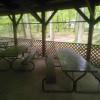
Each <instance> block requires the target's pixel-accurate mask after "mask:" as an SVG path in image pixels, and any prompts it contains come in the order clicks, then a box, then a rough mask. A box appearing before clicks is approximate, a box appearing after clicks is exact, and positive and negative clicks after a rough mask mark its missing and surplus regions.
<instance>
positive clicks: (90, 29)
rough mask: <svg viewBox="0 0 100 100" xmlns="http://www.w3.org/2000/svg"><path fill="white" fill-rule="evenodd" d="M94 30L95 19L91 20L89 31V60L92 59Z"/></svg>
mask: <svg viewBox="0 0 100 100" xmlns="http://www.w3.org/2000/svg"><path fill="white" fill-rule="evenodd" d="M90 19H91V18H90ZM93 30H94V21H93V20H90V23H89V33H88V45H87V61H90V57H91V45H92V37H93Z"/></svg>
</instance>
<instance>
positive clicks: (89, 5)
mask: <svg viewBox="0 0 100 100" xmlns="http://www.w3.org/2000/svg"><path fill="white" fill-rule="evenodd" d="M85 2H86V4H87V6H88V9H89V12H90V15H91V17H92V18H93V20H95V18H94V12H93V8H92V5H95V4H94V3H93V0H85ZM91 2H92V3H91Z"/></svg>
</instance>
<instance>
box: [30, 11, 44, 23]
mask: <svg viewBox="0 0 100 100" xmlns="http://www.w3.org/2000/svg"><path fill="white" fill-rule="evenodd" d="M31 15H33V16H34V17H35V18H36V19H37V20H38V21H39V22H40V23H42V19H41V18H40V16H39V15H38V14H37V13H36V12H35V11H32V12H31Z"/></svg>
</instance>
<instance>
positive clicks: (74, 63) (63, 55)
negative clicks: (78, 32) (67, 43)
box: [57, 48, 97, 92]
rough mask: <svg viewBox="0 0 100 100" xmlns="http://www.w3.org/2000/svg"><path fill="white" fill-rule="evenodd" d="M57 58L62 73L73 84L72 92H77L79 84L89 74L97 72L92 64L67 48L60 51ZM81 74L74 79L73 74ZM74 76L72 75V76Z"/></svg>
mask: <svg viewBox="0 0 100 100" xmlns="http://www.w3.org/2000/svg"><path fill="white" fill-rule="evenodd" d="M57 56H58V59H59V63H60V66H61V69H62V71H63V72H64V73H65V75H66V76H67V77H69V78H70V79H71V80H72V82H73V88H72V90H71V91H72V92H73V91H74V92H77V83H78V81H79V80H80V79H82V78H83V77H84V76H85V75H86V74H87V73H96V72H97V70H96V68H95V67H94V66H92V64H90V63H89V62H87V61H86V60H85V59H84V58H83V57H82V56H81V55H79V54H77V53H75V52H74V50H72V49H69V48H65V49H58V50H57ZM79 72H80V73H81V74H80V75H79V76H78V77H77V78H74V76H73V73H79ZM71 74H72V75H71Z"/></svg>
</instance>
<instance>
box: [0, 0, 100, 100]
mask: <svg viewBox="0 0 100 100" xmlns="http://www.w3.org/2000/svg"><path fill="white" fill-rule="evenodd" d="M99 5H100V0H0V16H8V17H9V19H10V20H11V22H12V24H13V34H14V38H13V39H14V45H15V46H16V45H18V38H17V26H18V24H19V22H20V20H21V18H22V16H23V15H24V14H27V13H30V14H31V15H32V16H33V17H34V18H35V19H36V20H37V21H38V22H39V23H40V24H41V25H42V32H41V33H42V34H41V35H42V40H41V42H40V44H41V46H40V48H39V47H38V48H39V50H41V51H39V53H41V54H40V55H41V56H39V58H38V57H36V59H34V63H35V69H34V70H33V71H31V72H20V71H19V72H15V71H13V70H12V69H10V70H9V71H4V72H3V71H0V100H22V99H23V100H28V99H29V100H33V99H36V100H49V99H56V100H61V99H63V100H66V99H70V100H84V99H85V100H99V98H100V94H99V93H45V92H43V91H42V79H43V78H44V77H45V73H46V64H45V56H46V26H47V25H48V23H49V22H50V20H51V19H52V18H53V16H54V15H55V14H56V12H57V11H58V10H63V9H75V10H76V11H77V12H78V13H79V14H80V15H81V16H82V18H83V19H84V20H85V21H86V22H87V23H88V24H89V30H88V42H87V44H86V45H85V49H86V52H85V53H86V55H85V58H86V60H87V61H93V63H95V61H98V63H96V64H98V66H100V58H99V57H100V55H99V53H100V50H98V51H97V49H98V48H100V46H98V47H97V49H96V50H94V51H93V52H96V53H95V54H94V55H95V57H94V56H93V57H94V58H93V59H94V60H93V59H92V60H91V52H92V49H93V48H94V47H95V46H93V45H92V37H93V29H94V25H95V24H97V23H98V22H99V21H100V16H99V17H97V18H95V13H96V12H95V7H96V6H99ZM82 7H87V8H88V10H89V13H90V17H89V18H88V17H87V15H85V14H84V13H83V12H82V11H81V9H80V8H82ZM48 11H53V12H52V14H51V16H50V17H49V18H48V19H47V20H46V19H45V13H46V12H48ZM38 12H39V13H41V16H39V15H38ZM17 14H19V15H20V16H19V18H18V19H16V15H17ZM73 45H74V44H73ZM83 47H84V46H82V48H83ZM52 48H53V47H52ZM76 51H77V50H76ZM83 51H84V50H83ZM93 52H92V53H93ZM55 69H56V76H57V83H58V85H57V86H47V88H48V87H49V88H53V89H54V88H55V87H56V88H57V89H63V88H64V89H65V88H69V87H70V81H69V80H68V79H66V77H65V75H64V73H62V72H61V68H60V67H56V68H55ZM76 76H77V75H76ZM68 83H69V84H68ZM84 83H86V85H84ZM66 84H68V85H67V86H66ZM79 84H80V85H79V87H78V89H79V90H84V89H85V90H87V91H88V90H89V91H100V87H99V85H100V83H99V82H98V81H97V80H96V79H95V78H94V77H92V75H90V74H88V75H87V76H86V77H85V78H83V79H82V80H81V81H80V82H79Z"/></svg>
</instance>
